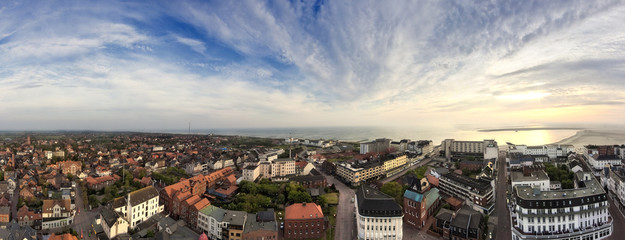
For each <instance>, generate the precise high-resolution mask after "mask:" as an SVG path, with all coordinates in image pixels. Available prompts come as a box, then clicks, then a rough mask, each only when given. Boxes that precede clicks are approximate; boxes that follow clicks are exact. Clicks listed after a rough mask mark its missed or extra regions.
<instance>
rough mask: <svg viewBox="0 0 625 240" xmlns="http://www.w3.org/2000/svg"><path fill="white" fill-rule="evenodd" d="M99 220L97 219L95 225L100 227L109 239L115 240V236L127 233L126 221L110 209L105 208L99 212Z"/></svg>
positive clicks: (120, 214)
mask: <svg viewBox="0 0 625 240" xmlns="http://www.w3.org/2000/svg"><path fill="white" fill-rule="evenodd" d="M100 216H101V217H100V218H99V219H97V220H96V221H99V222H96V223H97V224H100V226H102V230H104V233H105V234H106V236H107V237H108V238H109V239H113V238H115V237H116V236H117V235H120V234H125V233H128V226H129V225H128V221H126V219H124V216H123V215H122V213H119V212H115V211H113V210H112V209H110V208H108V207H105V208H103V209H102V211H101V212H100Z"/></svg>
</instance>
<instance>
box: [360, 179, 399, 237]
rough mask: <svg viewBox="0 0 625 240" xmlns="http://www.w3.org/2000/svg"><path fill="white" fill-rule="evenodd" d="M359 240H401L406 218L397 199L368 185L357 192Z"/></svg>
mask: <svg viewBox="0 0 625 240" xmlns="http://www.w3.org/2000/svg"><path fill="white" fill-rule="evenodd" d="M355 212H356V228H357V229H358V239H359V240H365V239H375V240H377V239H384V240H400V239H402V238H403V229H402V227H403V221H402V218H403V216H404V214H403V212H402V209H401V206H399V204H397V203H396V202H395V199H394V198H392V197H390V196H388V195H386V194H384V193H382V192H380V191H378V190H376V189H373V188H371V187H369V186H367V185H362V186H360V187H359V188H358V190H356V211H355Z"/></svg>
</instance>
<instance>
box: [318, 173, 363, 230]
mask: <svg viewBox="0 0 625 240" xmlns="http://www.w3.org/2000/svg"><path fill="white" fill-rule="evenodd" d="M320 172H321V171H320ZM321 174H322V175H323V176H325V177H326V179H327V180H328V183H329V184H334V186H335V187H336V189H337V190H338V191H339V193H340V194H339V205H338V206H337V209H336V231H335V233H334V239H337V240H338V239H341V240H343V239H345V240H349V239H356V218H355V217H354V203H352V198H353V197H354V195H355V194H356V192H355V191H354V189H351V188H349V187H347V186H346V185H345V184H343V183H342V182H341V181H339V180H337V179H336V178H334V177H333V176H330V175H327V174H325V173H323V172H321Z"/></svg>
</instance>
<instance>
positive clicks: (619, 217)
mask: <svg viewBox="0 0 625 240" xmlns="http://www.w3.org/2000/svg"><path fill="white" fill-rule="evenodd" d="M608 199H609V200H608V202H610V208H609V209H608V211H609V212H610V216H612V221H613V222H612V228H613V232H612V236H610V238H609V239H623V236H625V227H623V226H625V217H624V216H623V212H621V211H620V210H619V209H618V208H617V207H616V204H618V203H616V202H614V199H612V198H611V197H608Z"/></svg>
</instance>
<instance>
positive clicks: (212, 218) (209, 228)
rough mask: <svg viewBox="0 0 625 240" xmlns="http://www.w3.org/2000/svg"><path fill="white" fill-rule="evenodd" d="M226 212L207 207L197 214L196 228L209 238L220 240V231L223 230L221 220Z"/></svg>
mask: <svg viewBox="0 0 625 240" xmlns="http://www.w3.org/2000/svg"><path fill="white" fill-rule="evenodd" d="M225 214H226V210H224V209H221V208H218V207H215V206H213V205H208V206H206V207H204V208H202V209H201V210H200V212H198V215H197V217H198V219H197V226H198V228H200V229H201V230H202V231H203V232H205V233H206V235H208V236H209V237H210V239H221V232H222V231H221V230H222V228H224V227H225V226H224V223H223V218H224V215H225Z"/></svg>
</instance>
